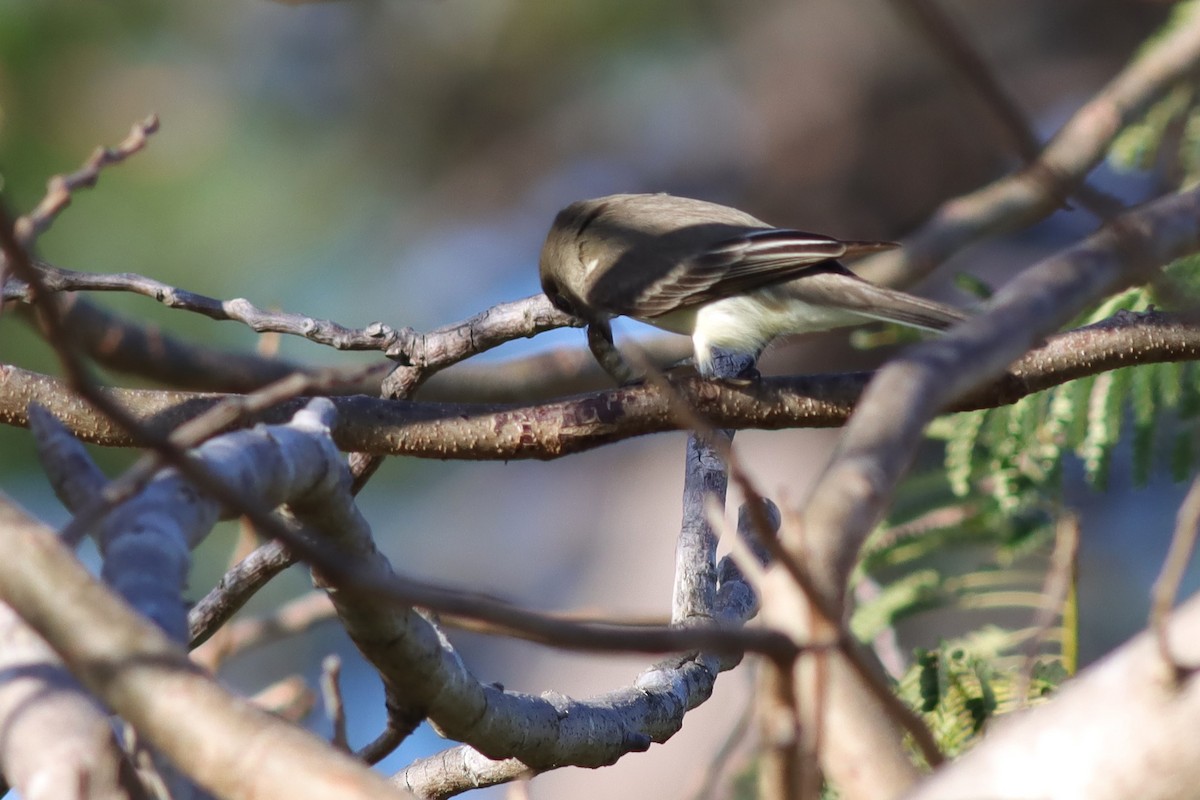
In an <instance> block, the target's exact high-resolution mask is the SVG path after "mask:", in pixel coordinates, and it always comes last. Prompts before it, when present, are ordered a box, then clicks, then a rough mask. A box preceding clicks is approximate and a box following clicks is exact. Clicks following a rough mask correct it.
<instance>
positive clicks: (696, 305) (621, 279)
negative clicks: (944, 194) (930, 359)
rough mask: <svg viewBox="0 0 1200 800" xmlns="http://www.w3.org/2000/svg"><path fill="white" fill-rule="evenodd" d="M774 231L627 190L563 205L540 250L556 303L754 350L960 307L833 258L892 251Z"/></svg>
mask: <svg viewBox="0 0 1200 800" xmlns="http://www.w3.org/2000/svg"><path fill="white" fill-rule="evenodd" d="M895 246H896V245H894V244H892V243H890V242H857V241H841V240H838V239H834V238H832V237H829V236H823V235H820V234H812V233H805V232H803V231H797V230H790V229H781V228H774V227H772V226H770V225H768V224H767V223H765V222H763V221H761V220H759V219H756V218H755V217H752V216H750V215H749V214H746V213H744V212H742V211H738V210H737V209H734V208H728V207H726V206H721V205H717V204H716V203H708V202H705V201H702V200H691V199H688V198H683V197H673V196H671V195H665V194H622V195H611V196H609V197H602V198H598V199H595V200H583V201H580V202H577V203H572V204H571V205H569V206H567V207H566V208H565V209H563V210H562V211H561V212H559V214H558V216H557V217H556V218H555V220H554V224H553V226H552V227H551V229H550V233H549V235H548V236H547V237H546V243H545V245H544V246H543V248H542V254H541V259H540V262H539V271H540V274H541V280H542V289H543V291H545V293H546V295H547V296H548V297H549V298H550V300H551V301H552V302H553V303H554V305H555V306H557V307H558V308H560V309H562V310H564V311H566V312H568V313H571V314H574V315H576V316H578V317H581V318H583V319H585V320H587V321H588V322H589V323H595V324H604V323H606V322H607V320H608V319H610V318H612V317H615V316H629V317H633V318H635V319H639V320H641V321H643V322H647V323H649V324H651V325H655V326H657V327H660V328H664V329H666V330H670V331H674V332H676V333H683V334H688V335H691V336H692V337H693V341H694V345H695V349H696V357H697V361H698V363H699V366H700V367H701V371H702V372H703V371H705V368H706V366H707V364H708V363H709V361H710V357H711V349H712V348H713V347H723V348H727V349H730V350H735V351H740V352H747V353H752V354H754V355H757V354H758V353H759V352H760V351H761V350H762V348H763V347H764V346H765V345H766V344H767V343H768V342H769V341H770V340H771V339H773V338H775V337H776V336H780V335H784V334H788V333H803V332H807V331H816V330H827V329H829V328H837V327H842V326H845V325H854V324H858V323H861V322H865V321H867V320H868V319H879V320H885V321H888V322H896V323H900V324H903V325H909V326H913V327H917V328H924V329H928V330H942V329H945V328H948V327H950V326H951V325H953V324H955V323H957V322H960V321H961V320H963V319H965V315H964V314H962V313H961V312H960V311H958V310H956V309H953V308H950V307H948V306H945V305H942V304H940V303H935V302H933V301H931V300H925V299H922V298H919V297H914V296H912V295H909V294H905V293H904V292H899V291H896V290H893V289H888V288H885V287H881V286H876V285H874V284H872V283H870V282H868V281H866V280H863V279H862V278H859V277H858V276H856V275H854V274H853V273H852V272H850V271H849V270H847V269H846V268H845V267H843V266H842V265H841V264H839V263H838V262H837V260H836V259H838V258H848V257H853V256H858V255H864V254H866V253H872V252H877V251H880V250H886V249H890V248H892V247H895Z"/></svg>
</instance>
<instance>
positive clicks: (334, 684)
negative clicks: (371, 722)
mask: <svg viewBox="0 0 1200 800" xmlns="http://www.w3.org/2000/svg"><path fill="white" fill-rule="evenodd" d="M341 675H342V660H341V659H340V658H338V657H337V656H336V655H334V654H332V653H331V654H329V655H327V656H325V658H324V659H323V660H322V661H321V697H322V699H323V700H324V703H325V716H327V717H329V722H330V724H331V725H332V726H333V734H332V735H331V736H330V738H329V743H330V744H332V745H333V746H334V747H335V748H337V749H338V750H341V751H342V752H343V753H349V752H350V742H349V741H348V740H347V738H346V704H345V703H344V702H342V687H341V683H340V680H341Z"/></svg>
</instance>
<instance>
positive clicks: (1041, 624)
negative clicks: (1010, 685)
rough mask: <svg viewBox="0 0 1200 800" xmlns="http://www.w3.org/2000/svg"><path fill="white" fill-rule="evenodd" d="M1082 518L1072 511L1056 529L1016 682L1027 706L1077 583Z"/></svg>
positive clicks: (1023, 702) (1018, 699)
mask: <svg viewBox="0 0 1200 800" xmlns="http://www.w3.org/2000/svg"><path fill="white" fill-rule="evenodd" d="M1079 540H1080V536H1079V517H1077V516H1076V515H1075V514H1074V513H1072V512H1070V511H1066V512H1064V513H1063V514H1062V515H1060V517H1059V519H1058V525H1057V526H1056V529H1055V537H1054V551H1053V552H1052V553H1051V554H1050V565H1049V569H1047V570H1046V580H1045V582H1044V583H1043V584H1042V602H1041V604H1040V605H1039V606H1038V608H1037V611H1036V612H1034V615H1033V624H1032V628H1033V633H1032V635H1031V636H1030V637H1029V641H1028V642H1027V643H1026V650H1025V664H1024V666H1023V667H1022V669H1021V672H1020V680H1018V681H1017V689H1016V695H1017V702H1018V704H1019V705H1022V706H1023V705H1025V703H1026V702H1027V701H1028V699H1029V687H1030V685H1031V684H1032V682H1033V669H1034V666H1035V665H1036V664H1037V656H1038V650H1039V649H1040V648H1041V646H1042V644H1043V643H1044V642H1045V641H1046V639H1047V638H1048V637H1049V636H1050V634H1051V632H1052V631H1053V629H1054V621H1055V620H1056V619H1059V618H1060V617H1061V616H1062V611H1063V609H1064V608H1065V607H1066V604H1067V602H1068V601H1069V600H1070V597H1071V591H1072V588H1073V587H1074V585H1075V577H1076V568H1077V567H1078V557H1079Z"/></svg>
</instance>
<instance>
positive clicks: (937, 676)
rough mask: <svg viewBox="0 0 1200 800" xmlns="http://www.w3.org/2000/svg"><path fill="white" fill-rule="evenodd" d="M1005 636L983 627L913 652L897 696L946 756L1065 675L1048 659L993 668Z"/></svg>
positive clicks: (965, 746)
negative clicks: (998, 717)
mask: <svg viewBox="0 0 1200 800" xmlns="http://www.w3.org/2000/svg"><path fill="white" fill-rule="evenodd" d="M1011 639H1012V637H1011V634H1008V633H1007V632H1005V631H1001V630H999V629H995V628H989V629H985V630H983V631H981V632H980V633H979V634H976V635H974V636H971V637H969V638H966V639H960V640H956V641H950V642H943V643H942V644H941V646H939V647H938V648H937V649H936V650H919V651H918V652H917V657H916V659H915V662H914V663H913V665H912V666H911V667H910V668H909V670H908V672H907V673H906V674H905V675H904V677H903V678H902V679H901V680H900V696H901V697H902V698H903V699H904V700H905V701H907V702H908V703H909V705H910V706H912V707H913V708H914V709H916V710H917V711H918V712H919V713H920V714H921V716H922V717H923V718H924V720H925V723H926V724H927V725H928V726H929V729H930V731H932V732H933V735H934V738H935V740H936V741H937V743H938V746H939V747H940V748H941V750H942V752H944V753H945V754H946V755H948V756H951V757H953V756H956V755H958V754H960V753H962V752H963V751H964V750H966V749H968V748H969V747H971V745H973V744H974V743H975V741H976V740H977V739H978V738H979V736H980V734H982V733H983V731H984V730H985V728H986V726H987V723H988V721H989V720H991V719H992V718H994V717H996V716H999V715H1002V714H1005V713H1008V712H1009V711H1015V710H1017V709H1018V708H1021V707H1022V706H1030V705H1035V704H1037V703H1040V702H1043V701H1044V700H1045V699H1046V698H1047V696H1048V695H1049V694H1050V692H1051V691H1053V689H1054V688H1055V687H1057V686H1058V684H1059V683H1061V682H1062V681H1063V679H1064V678H1066V672H1065V670H1063V668H1062V666H1061V664H1059V663H1058V662H1057V661H1054V660H1052V659H1050V660H1044V659H1034V660H1029V661H1028V663H1021V664H1019V665H1016V666H1013V667H1009V668H1006V669H1005V668H998V666H997V664H1004V662H1005V658H1004V652H1005V650H1007V649H1008V648H1009V647H1010V646H1011ZM1007 660H1009V661H1011V660H1013V659H1011V658H1009V659H1007ZM1021 661H1022V662H1024V659H1021Z"/></svg>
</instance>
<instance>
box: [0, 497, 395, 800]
mask: <svg viewBox="0 0 1200 800" xmlns="http://www.w3.org/2000/svg"><path fill="white" fill-rule="evenodd" d="M0 528H3V530H4V531H5V548H6V553H7V555H8V557H7V558H4V559H0V599H3V600H4V602H6V603H8V604H9V605H11V606H12V607H13V608H14V609H15V610H16V611H17V613H18V614H20V615H21V617H22V618H23V619H24V620H25V621H26V622H27V623H28V624H29V625H30V626H31V627H32V628H33V629H34V630H36V631H37V632H38V633H39V634H40V635H41V636H42V637H43V638H45V639H46V641H47V642H49V643H50V645H51V646H52V647H53V648H54V649H55V650H56V651H57V652H58V653H59V654H60V655H61V656H62V658H63V660H64V661H65V662H66V663H67V666H68V667H70V669H71V671H72V672H73V673H74V674H75V675H76V676H78V677H79V679H80V680H81V681H82V682H83V684H84V685H85V686H87V688H88V689H89V690H90V691H92V692H94V693H95V694H96V695H97V696H98V697H100V698H102V699H103V701H104V702H105V704H106V705H108V706H109V707H110V708H112V709H113V710H114V711H116V712H117V713H118V714H120V715H121V716H122V717H123V718H124V719H126V720H127V721H129V723H130V724H132V725H133V726H134V728H135V729H136V730H138V731H139V732H140V733H141V734H142V735H143V736H144V737H145V738H146V739H147V740H148V741H149V742H150V743H151V744H153V745H154V747H155V748H157V749H158V750H159V751H160V752H162V753H164V754H165V755H166V756H167V757H168V758H170V759H171V761H172V762H173V763H174V764H176V765H178V766H179V767H180V768H181V769H182V770H183V771H184V772H186V773H187V774H188V775H189V776H190V777H191V778H192V779H193V780H195V781H196V782H197V783H198V784H200V785H201V786H203V787H205V788H207V789H208V790H209V791H212V792H213V793H214V794H216V795H217V796H219V797H223V798H233V797H249V796H257V797H271V796H278V795H281V794H282V795H286V796H287V797H290V798H294V800H305V799H306V798H312V799H313V800H317V798H320V800H331V798H346V799H347V800H349V799H350V798H363V800H366V798H371V800H379V798H387V797H409V796H410V795H407V794H406V793H403V792H401V791H399V790H398V789H397V788H396V787H394V786H389V785H388V784H387V781H385V780H383V779H382V778H381V777H379V776H378V775H376V774H375V773H373V772H372V771H371V770H370V769H368V768H367V767H365V766H364V765H363V764H361V763H360V762H359V761H357V760H356V759H353V758H351V757H349V756H347V755H345V754H343V753H339V752H337V751H335V750H333V749H332V748H330V747H329V746H328V745H326V744H325V743H324V742H322V741H321V740H320V739H318V738H316V737H315V736H313V735H312V734H309V733H307V732H305V731H303V730H301V729H300V728H298V727H296V726H294V725H292V724H290V723H287V722H284V721H282V720H280V719H277V718H276V717H274V716H272V715H270V714H268V713H266V712H263V711H260V710H258V709H256V708H255V707H254V706H252V705H251V704H249V703H247V702H244V701H241V700H238V699H237V698H234V697H232V696H230V695H229V694H228V693H227V692H226V691H225V690H224V689H222V688H221V687H220V686H218V685H217V684H216V683H215V682H214V681H212V680H211V679H210V678H208V677H206V676H205V675H203V674H202V673H201V672H200V670H198V669H197V668H196V667H195V666H194V665H193V664H192V663H191V662H190V661H189V660H188V657H187V654H186V653H185V652H184V651H183V649H182V648H181V647H180V646H179V645H178V644H176V643H174V642H172V641H171V640H170V639H168V638H167V637H166V636H165V635H164V634H163V633H162V632H160V631H159V630H158V628H156V627H155V626H154V625H153V624H151V623H149V622H147V621H145V620H143V619H141V618H140V617H139V616H138V615H137V614H136V613H134V612H133V611H132V610H131V609H130V608H129V607H128V606H126V605H125V604H124V603H123V602H122V601H121V600H120V599H118V598H117V597H116V596H115V595H113V594H112V593H111V592H109V591H108V589H106V588H105V587H104V586H103V585H102V584H100V583H99V582H98V581H97V580H96V579H94V578H93V577H92V576H90V575H89V574H88V573H87V571H86V570H85V569H84V568H83V567H82V566H81V565H80V564H79V563H78V562H77V561H76V560H75V559H74V557H73V556H72V555H71V554H70V553H69V552H68V551H66V550H65V549H64V548H63V546H62V545H61V544H60V543H59V542H58V541H57V537H55V536H54V533H53V532H52V531H50V530H49V529H47V528H46V527H44V526H42V525H41V524H39V523H38V522H36V521H35V520H33V519H31V518H30V517H28V516H27V515H25V514H24V513H23V512H21V511H20V510H19V509H17V508H16V507H15V506H14V505H12V504H11V503H10V502H8V501H6V500H3V499H2V498H0ZM64 597H69V598H72V601H73V602H71V603H63V598H64ZM183 719H186V720H187V724H186V725H181V724H179V721H180V720H183ZM247 763H253V764H254V769H246V768H245V765H246V764H247Z"/></svg>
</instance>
